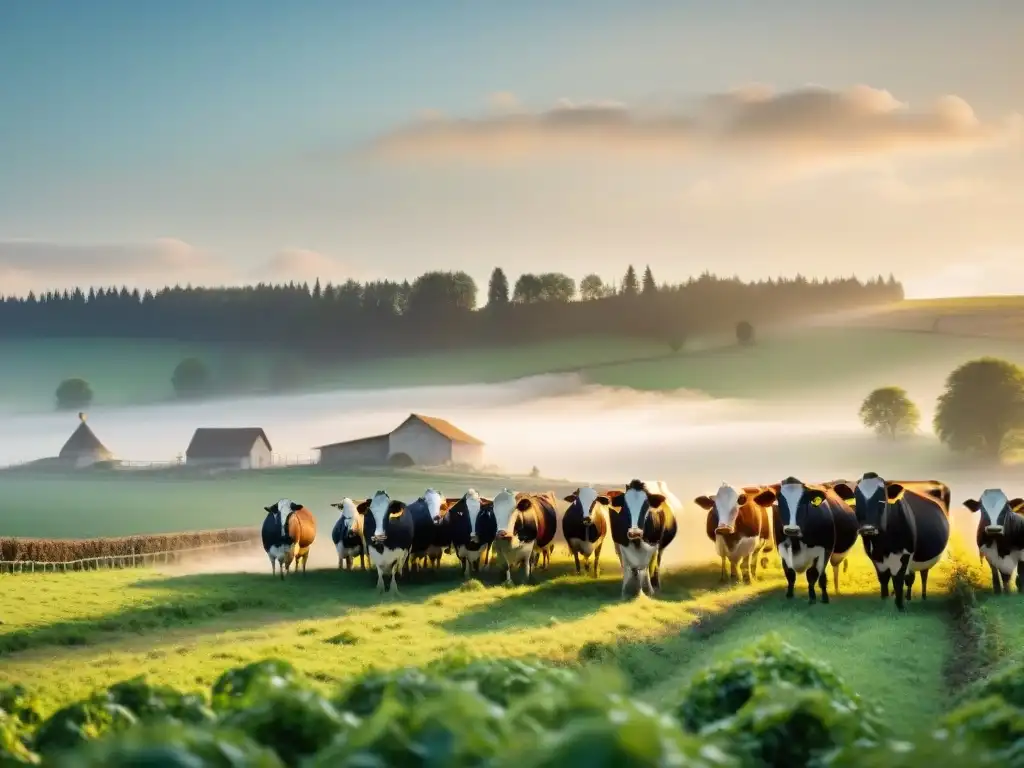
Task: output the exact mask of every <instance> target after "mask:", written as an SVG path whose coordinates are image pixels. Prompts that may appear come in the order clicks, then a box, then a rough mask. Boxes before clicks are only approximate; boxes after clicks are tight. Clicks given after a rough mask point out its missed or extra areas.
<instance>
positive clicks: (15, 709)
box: [0, 684, 43, 728]
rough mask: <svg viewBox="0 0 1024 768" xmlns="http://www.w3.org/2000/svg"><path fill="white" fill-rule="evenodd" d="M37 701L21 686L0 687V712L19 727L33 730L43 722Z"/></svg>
mask: <svg viewBox="0 0 1024 768" xmlns="http://www.w3.org/2000/svg"><path fill="white" fill-rule="evenodd" d="M42 711H43V710H42V705H41V704H40V703H39V699H37V698H36V697H35V696H33V695H32V694H31V693H29V692H28V691H27V690H26V689H25V688H24V687H23V686H20V685H17V684H14V685H4V686H0V712H4V713H6V714H7V715H8V716H9V717H12V718H14V719H15V720H17V721H18V722H19V723H20V724H21V725H23V726H27V727H30V728H34V727H35V726H37V725H39V723H41V722H42V721H43V716H42Z"/></svg>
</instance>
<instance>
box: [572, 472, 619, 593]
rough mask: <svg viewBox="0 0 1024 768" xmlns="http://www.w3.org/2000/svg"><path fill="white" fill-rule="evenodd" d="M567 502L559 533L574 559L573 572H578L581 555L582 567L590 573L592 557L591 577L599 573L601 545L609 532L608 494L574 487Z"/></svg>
mask: <svg viewBox="0 0 1024 768" xmlns="http://www.w3.org/2000/svg"><path fill="white" fill-rule="evenodd" d="M565 501H567V502H568V503H569V506H568V507H567V508H566V510H565V512H564V513H563V514H562V535H563V536H564V537H565V541H566V543H567V544H568V545H569V552H570V553H571V554H572V557H573V560H574V561H575V562H576V573H580V558H581V557H582V558H583V569H584V570H586V571H587V572H591V569H590V558H591V557H593V558H594V568H593V571H592V573H593V576H594V578H597V576H598V574H600V572H601V548H602V547H603V546H604V540H605V536H607V535H608V504H609V501H610V500H609V499H608V497H607V496H602V495H600V494H599V493H598V492H597V490H596V489H594V488H591V487H589V486H584V487H582V488H577V489H576V492H575V493H570V494H569V495H568V496H566V497H565Z"/></svg>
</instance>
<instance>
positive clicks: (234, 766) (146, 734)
mask: <svg viewBox="0 0 1024 768" xmlns="http://www.w3.org/2000/svg"><path fill="white" fill-rule="evenodd" d="M53 765H54V766H55V767H56V768H135V767H136V766H160V768H195V767H197V766H209V768H281V765H282V763H281V760H280V759H278V757H277V755H275V754H274V753H273V752H271V751H270V750H268V749H266V748H264V747H260V746H259V745H257V744H255V743H254V742H253V741H252V740H251V739H248V738H247V737H246V736H244V735H242V734H239V733H235V732H231V731H224V730H219V729H216V728H198V727H195V726H189V725H184V724H182V723H172V722H163V723H153V724H149V725H140V726H138V727H136V728H132V729H130V730H128V731H126V732H124V733H118V734H113V735H111V736H108V737H106V738H103V739H100V740H99V741H96V742H94V743H92V744H89V745H88V746H86V747H84V748H82V749H80V750H76V751H75V752H74V753H71V754H67V755H61V756H59V757H58V758H57V760H56V761H55V762H54V763H53Z"/></svg>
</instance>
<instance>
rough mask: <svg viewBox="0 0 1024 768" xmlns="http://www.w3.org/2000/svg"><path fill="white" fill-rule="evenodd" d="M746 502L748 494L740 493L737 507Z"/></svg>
mask: <svg viewBox="0 0 1024 768" xmlns="http://www.w3.org/2000/svg"><path fill="white" fill-rule="evenodd" d="M746 503H747V494H745V493H741V494H740V495H739V498H737V499H736V506H737V507H742V506H743V505H744V504H746Z"/></svg>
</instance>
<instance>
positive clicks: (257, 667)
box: [211, 659, 306, 712]
mask: <svg viewBox="0 0 1024 768" xmlns="http://www.w3.org/2000/svg"><path fill="white" fill-rule="evenodd" d="M295 687H300V688H305V687H306V682H305V680H304V679H303V678H302V677H301V676H300V675H299V673H298V672H296V671H295V667H293V666H292V665H291V664H289V663H288V662H287V661H282V660H281V659H263V660H262V661H254V662H253V663H252V664H246V665H245V666H243V667H233V668H232V669H229V670H227V671H226V672H224V673H223V674H222V675H221V676H220V677H218V678H217V680H216V681H215V682H214V684H213V688H212V689H211V705H212V707H213V711H214V712H227V711H231V710H235V709H245V708H246V707H248V706H250V704H253V703H255V702H257V701H259V700H260V698H261V697H262V696H264V695H265V694H266V693H268V692H270V691H274V690H279V689H282V688H295Z"/></svg>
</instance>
